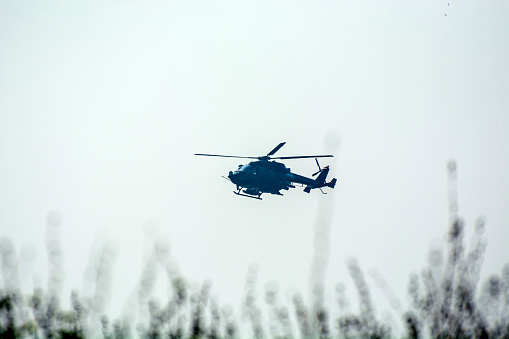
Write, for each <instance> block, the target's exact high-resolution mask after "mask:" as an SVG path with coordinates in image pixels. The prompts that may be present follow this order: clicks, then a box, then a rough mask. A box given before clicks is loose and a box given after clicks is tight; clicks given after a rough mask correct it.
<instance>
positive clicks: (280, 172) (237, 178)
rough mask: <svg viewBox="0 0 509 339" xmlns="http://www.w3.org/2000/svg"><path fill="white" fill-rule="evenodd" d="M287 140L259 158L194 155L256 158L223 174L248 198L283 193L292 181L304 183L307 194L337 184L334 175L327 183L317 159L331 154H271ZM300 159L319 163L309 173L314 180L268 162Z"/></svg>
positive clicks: (229, 156)
mask: <svg viewBox="0 0 509 339" xmlns="http://www.w3.org/2000/svg"><path fill="white" fill-rule="evenodd" d="M284 144H286V142H282V143H280V144H279V145H277V146H276V147H274V149H272V151H270V152H269V153H267V155H262V156H259V157H244V156H236V155H221V154H202V153H195V155H200V156H207V157H223V158H241V159H256V160H257V161H251V162H250V163H248V164H247V165H239V167H238V168H237V170H235V171H230V172H229V173H228V177H224V176H223V178H225V179H226V180H229V181H231V182H232V183H233V184H235V185H236V187H237V190H236V191H233V193H235V194H237V195H241V196H244V197H248V198H254V199H259V200H262V198H260V197H261V195H262V194H264V193H270V194H274V195H283V194H281V192H280V191H281V190H289V189H290V188H295V185H294V184H300V185H302V186H306V187H305V188H304V192H306V193H309V192H311V190H312V189H316V188H318V189H320V191H321V192H322V193H323V194H326V193H325V192H324V191H322V187H330V188H334V186H336V178H333V179H332V180H331V181H330V182H326V181H325V180H326V179H327V174H328V173H329V166H325V167H324V168H322V167H320V164H319V163H318V159H317V158H331V157H333V156H332V155H298V156H289V157H273V155H274V154H275V153H276V152H277V151H279V149H280V148H281V147H283V146H284ZM303 158H314V159H315V161H316V164H317V166H318V171H317V172H315V173H313V174H312V176H313V177H314V176H316V175H318V177H317V178H316V179H312V178H307V177H305V176H302V175H299V174H296V173H292V172H291V171H290V169H289V168H288V167H286V166H285V165H284V164H282V163H280V162H277V161H271V160H272V159H278V160H287V159H303Z"/></svg>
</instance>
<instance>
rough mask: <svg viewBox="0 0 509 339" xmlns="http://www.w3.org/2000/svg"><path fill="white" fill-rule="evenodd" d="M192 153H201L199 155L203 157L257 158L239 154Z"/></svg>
mask: <svg viewBox="0 0 509 339" xmlns="http://www.w3.org/2000/svg"><path fill="white" fill-rule="evenodd" d="M194 155H201V156H204V157H222V158H242V159H258V157H239V156H237V155H221V154H201V153H195V154H194Z"/></svg>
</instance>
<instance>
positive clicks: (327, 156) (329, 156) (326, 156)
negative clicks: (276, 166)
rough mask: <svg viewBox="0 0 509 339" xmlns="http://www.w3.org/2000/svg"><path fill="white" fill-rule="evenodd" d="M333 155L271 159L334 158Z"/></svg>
mask: <svg viewBox="0 0 509 339" xmlns="http://www.w3.org/2000/svg"><path fill="white" fill-rule="evenodd" d="M332 157H333V155H330V154H329V155H297V156H294V157H271V159H281V160H284V159H304V158H332Z"/></svg>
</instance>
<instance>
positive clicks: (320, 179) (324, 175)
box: [315, 166, 329, 185]
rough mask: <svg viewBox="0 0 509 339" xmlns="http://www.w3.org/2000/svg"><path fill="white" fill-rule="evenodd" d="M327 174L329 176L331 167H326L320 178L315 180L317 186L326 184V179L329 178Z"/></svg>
mask: <svg viewBox="0 0 509 339" xmlns="http://www.w3.org/2000/svg"><path fill="white" fill-rule="evenodd" d="M327 174H329V166H325V167H324V168H323V169H322V170H321V171H320V174H319V175H318V177H317V178H316V179H315V182H316V184H317V185H322V184H323V183H325V179H326V178H327Z"/></svg>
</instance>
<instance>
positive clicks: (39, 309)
mask: <svg viewBox="0 0 509 339" xmlns="http://www.w3.org/2000/svg"><path fill="white" fill-rule="evenodd" d="M463 228H464V225H463V221H462V220H461V219H460V218H456V219H455V220H453V222H452V224H451V226H450V229H449V231H448V234H447V253H446V257H445V260H442V258H441V256H440V254H439V253H436V251H435V252H434V251H431V252H430V253H429V265H428V267H426V268H425V269H424V270H422V273H421V274H420V275H417V274H411V275H410V279H409V283H408V296H409V299H410V300H411V303H410V305H408V309H407V310H406V311H405V312H403V313H401V316H402V321H403V324H404V325H405V329H404V331H403V332H404V334H403V335H402V337H404V338H421V337H431V338H509V265H508V264H506V265H505V266H504V267H503V269H502V272H501V275H494V276H492V277H490V278H489V279H488V280H487V281H485V282H483V284H482V285H480V284H479V282H480V281H479V273H480V269H481V265H482V262H483V256H484V252H485V249H486V239H485V238H484V237H482V233H483V231H484V221H483V219H482V218H481V219H479V220H478V221H477V223H476V226H475V234H474V236H473V239H472V242H471V246H470V247H471V250H470V251H469V252H467V251H466V250H465V244H464V240H463V234H464V231H463ZM156 247H157V246H156ZM0 250H1V254H2V273H3V278H4V285H5V283H6V282H8V281H9V279H10V278H11V277H10V276H9V275H12V274H13V272H15V263H14V262H13V260H14V258H13V253H12V244H11V243H10V242H9V241H8V240H6V239H2V241H1V242H0ZM105 253H106V254H107V253H108V251H107V249H106V252H104V253H102V255H101V256H99V260H98V261H96V262H95V266H94V267H95V275H94V279H95V280H96V291H95V293H94V294H93V295H94V297H92V298H81V297H80V296H79V295H78V293H77V292H73V293H72V294H71V296H70V305H71V307H70V309H67V310H64V309H62V308H61V307H60V306H59V305H60V302H59V300H58V298H57V297H56V294H55V293H52V292H51V291H46V292H45V291H43V290H42V289H37V290H35V291H34V292H33V294H31V295H22V294H21V293H20V292H19V290H16V289H12V288H7V287H4V288H3V289H2V290H1V291H0V338H47V339H49V338H62V339H64V338H105V339H113V338H115V339H119V338H131V337H134V338H174V339H177V338H210V339H215V338H239V337H252V338H391V337H393V333H392V331H391V327H390V326H389V325H388V324H386V323H384V322H383V321H381V320H379V319H378V318H377V315H376V314H375V313H374V311H373V307H372V304H371V298H370V291H369V288H368V285H367V283H366V281H365V279H364V275H363V272H362V270H361V269H360V267H359V265H358V264H357V262H356V260H354V259H351V260H349V261H348V263H347V265H348V268H349V272H350V275H351V278H352V279H353V280H354V284H355V286H356V289H357V292H358V296H359V312H358V313H352V312H351V311H350V310H349V307H347V305H348V304H349V301H348V300H346V297H345V294H344V288H343V286H342V285H341V284H338V286H337V287H336V293H337V310H336V311H337V312H335V313H336V314H338V315H337V316H335V317H334V318H331V316H330V314H331V312H330V311H329V310H328V309H327V308H326V307H323V306H319V307H316V306H315V307H309V306H307V305H306V304H305V302H304V300H303V297H302V296H301V295H299V294H296V295H295V296H294V298H293V305H291V306H287V305H283V304H281V301H280V300H281V298H279V297H278V289H277V287H274V286H272V285H270V284H268V285H267V286H266V288H265V294H264V300H263V301H259V300H258V299H257V291H256V285H257V267H256V266H252V267H250V268H249V270H248V274H247V277H246V287H245V295H244V298H243V301H242V303H243V306H242V311H241V312H240V313H241V314H237V315H236V314H234V310H233V309H232V308H231V307H229V306H224V307H220V306H219V305H218V304H217V302H216V301H215V299H213V298H210V293H209V292H210V289H211V285H210V283H209V282H205V283H203V285H202V286H200V287H199V288H198V289H196V288H194V289H191V288H190V287H189V286H188V284H186V282H185V280H184V279H183V278H182V277H180V276H178V275H176V274H173V275H170V274H169V275H168V277H172V278H171V279H170V281H171V298H170V300H169V301H168V302H167V303H166V304H164V305H160V304H159V302H158V301H157V300H154V299H150V298H149V295H150V289H151V284H152V282H151V277H152V276H151V274H152V273H151V267H152V268H153V265H155V264H156V263H157V261H158V260H160V259H161V257H164V253H165V248H164V246H159V252H157V251H156V252H155V253H156V255H155V256H154V261H152V263H151V262H150V260H149V263H148V264H147V267H146V268H145V269H144V273H143V276H142V278H141V280H140V288H139V289H138V295H137V300H138V306H137V307H138V312H140V314H142V313H143V314H145V318H143V316H142V317H132V316H131V317H130V316H129V314H127V315H124V316H122V318H121V319H116V320H114V321H110V320H109V319H108V317H107V316H106V315H104V314H101V309H102V304H101V302H102V301H101V298H103V297H102V296H101V294H100V292H101V291H103V290H104V289H105V286H106V285H107V284H106V285H105V283H104V280H105V278H104V274H106V273H105V272H104V271H105V270H106V269H107V267H108V264H107V260H106V258H107V255H106V254H105ZM101 270H103V272H101ZM101 275H103V276H101ZM101 280H102V281H103V282H101ZM50 286H51V285H50ZM50 289H51V288H50ZM133 319H136V320H133ZM133 322H136V323H133ZM241 323H242V324H247V326H244V327H246V328H247V329H246V330H244V331H240V327H241V326H240V324H241Z"/></svg>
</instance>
